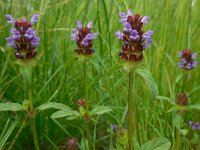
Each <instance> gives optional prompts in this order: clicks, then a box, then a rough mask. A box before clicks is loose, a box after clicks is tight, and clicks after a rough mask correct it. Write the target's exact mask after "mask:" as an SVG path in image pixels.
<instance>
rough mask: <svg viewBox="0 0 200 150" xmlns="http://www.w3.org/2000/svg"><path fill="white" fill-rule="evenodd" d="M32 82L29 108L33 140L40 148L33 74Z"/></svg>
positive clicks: (38, 149)
mask: <svg viewBox="0 0 200 150" xmlns="http://www.w3.org/2000/svg"><path fill="white" fill-rule="evenodd" d="M30 80H31V82H30V83H31V84H30V90H29V109H30V121H31V129H32V133H33V140H34V144H35V149H36V150H40V148H39V144H38V137H37V131H36V128H35V110H34V105H33V94H32V93H33V91H32V90H33V87H32V85H33V84H32V75H31V79H30Z"/></svg>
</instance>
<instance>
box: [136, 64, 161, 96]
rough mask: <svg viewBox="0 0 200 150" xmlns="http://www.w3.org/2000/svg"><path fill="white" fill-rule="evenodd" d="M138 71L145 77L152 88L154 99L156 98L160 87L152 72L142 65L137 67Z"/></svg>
mask: <svg viewBox="0 0 200 150" xmlns="http://www.w3.org/2000/svg"><path fill="white" fill-rule="evenodd" d="M136 73H137V74H138V75H140V76H141V77H143V78H144V80H145V81H146V83H147V84H148V87H149V89H150V92H151V96H152V99H155V98H156V96H157V95H158V87H157V84H156V82H155V80H154V78H153V76H152V74H151V72H150V71H149V70H148V69H147V68H145V67H140V68H138V69H136Z"/></svg>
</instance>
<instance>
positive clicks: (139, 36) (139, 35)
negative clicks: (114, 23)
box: [115, 10, 153, 62]
mask: <svg viewBox="0 0 200 150" xmlns="http://www.w3.org/2000/svg"><path fill="white" fill-rule="evenodd" d="M119 15H120V17H121V19H120V20H119V21H120V22H122V23H123V26H124V28H123V31H122V32H121V31H117V32H116V33H115V35H116V36H117V39H120V40H122V41H123V45H122V51H121V52H120V56H121V58H122V60H129V61H133V62H140V61H141V60H142V59H143V53H142V52H143V50H144V49H145V48H150V47H151V45H150V44H151V43H152V41H153V40H152V38H151V36H152V35H153V31H151V30H149V31H147V32H145V33H144V32H143V30H142V27H143V24H148V20H149V17H148V16H144V17H143V18H141V16H140V15H139V14H135V15H133V14H132V12H131V10H128V12H127V14H125V13H124V12H121V13H120V14H119Z"/></svg>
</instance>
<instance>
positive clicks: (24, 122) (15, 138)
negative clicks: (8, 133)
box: [8, 117, 27, 150]
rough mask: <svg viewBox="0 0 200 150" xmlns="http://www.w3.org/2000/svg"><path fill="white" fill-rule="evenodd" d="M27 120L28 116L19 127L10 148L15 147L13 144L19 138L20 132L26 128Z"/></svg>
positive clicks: (9, 149) (10, 149)
mask: <svg viewBox="0 0 200 150" xmlns="http://www.w3.org/2000/svg"><path fill="white" fill-rule="evenodd" d="M26 120H27V117H25V118H24V120H23V122H22V125H21V127H20V128H19V130H18V132H17V134H16V135H15V137H14V139H13V141H12V143H11V144H10V146H9V147H8V150H12V148H13V145H14V144H15V141H16V140H17V138H18V137H19V135H20V133H21V132H22V129H23V128H24V126H25V124H26Z"/></svg>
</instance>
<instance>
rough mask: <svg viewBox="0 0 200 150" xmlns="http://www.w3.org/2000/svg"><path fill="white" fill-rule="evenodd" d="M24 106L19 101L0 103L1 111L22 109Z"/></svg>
mask: <svg viewBox="0 0 200 150" xmlns="http://www.w3.org/2000/svg"><path fill="white" fill-rule="evenodd" d="M22 110H24V107H23V106H22V105H21V104H19V103H0V111H22Z"/></svg>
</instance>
